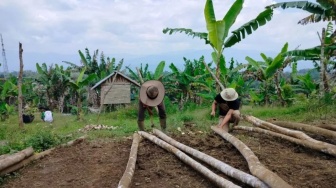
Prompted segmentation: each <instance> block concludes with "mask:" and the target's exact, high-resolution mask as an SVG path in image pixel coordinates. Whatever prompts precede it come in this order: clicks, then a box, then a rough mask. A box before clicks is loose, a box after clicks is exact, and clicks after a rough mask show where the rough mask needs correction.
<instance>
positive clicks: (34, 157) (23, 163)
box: [0, 148, 55, 176]
mask: <svg viewBox="0 0 336 188" xmlns="http://www.w3.org/2000/svg"><path fill="white" fill-rule="evenodd" d="M54 149H55V148H51V149H49V150H46V151H43V152H41V153H36V154H34V155H31V156H30V157H28V158H26V159H24V160H21V161H20V162H18V163H16V164H14V165H12V166H10V167H8V168H6V169H4V170H2V171H0V176H4V175H6V174H8V173H11V172H14V171H16V170H18V169H20V168H22V167H24V166H26V165H27V164H29V163H31V162H32V161H35V160H37V159H40V158H42V157H44V156H46V155H49V154H50V153H51V151H52V150H54Z"/></svg>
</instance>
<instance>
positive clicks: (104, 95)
mask: <svg viewBox="0 0 336 188" xmlns="http://www.w3.org/2000/svg"><path fill="white" fill-rule="evenodd" d="M132 84H133V85H135V86H137V87H140V84H139V83H138V82H136V81H134V80H132V79H130V78H129V77H127V76H126V75H124V74H122V73H121V72H118V71H115V72H113V73H112V74H110V75H108V76H107V77H105V78H104V79H102V80H101V81H99V82H98V83H96V84H95V85H94V86H93V87H92V88H91V90H94V89H95V88H97V87H100V88H101V89H100V104H101V105H103V104H129V103H131V85H132Z"/></svg>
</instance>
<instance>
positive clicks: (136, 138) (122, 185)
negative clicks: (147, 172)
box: [118, 133, 142, 188]
mask: <svg viewBox="0 0 336 188" xmlns="http://www.w3.org/2000/svg"><path fill="white" fill-rule="evenodd" d="M141 139H142V137H141V136H140V135H139V134H138V133H134V134H133V142H132V146H131V152H130V156H129V159H128V162H127V166H126V170H125V172H124V174H123V176H122V177H121V179H120V181H119V184H118V188H128V187H130V184H131V182H132V178H133V175H134V171H135V163H136V160H137V153H138V147H139V143H140V142H141Z"/></svg>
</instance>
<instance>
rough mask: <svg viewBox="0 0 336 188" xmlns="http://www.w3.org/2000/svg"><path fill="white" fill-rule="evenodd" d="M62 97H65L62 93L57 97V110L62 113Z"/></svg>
mask: <svg viewBox="0 0 336 188" xmlns="http://www.w3.org/2000/svg"><path fill="white" fill-rule="evenodd" d="M64 99H65V95H64V93H63V94H62V95H61V96H60V97H59V98H58V111H59V112H60V113H63V110H64Z"/></svg>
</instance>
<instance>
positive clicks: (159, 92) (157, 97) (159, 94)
mask: <svg viewBox="0 0 336 188" xmlns="http://www.w3.org/2000/svg"><path fill="white" fill-rule="evenodd" d="M164 95H165V89H164V87H163V84H162V83H161V82H160V81H157V80H150V81H147V82H145V83H143V84H142V85H141V88H140V100H141V102H142V103H143V104H145V105H147V106H157V105H159V104H160V103H161V102H162V101H163V97H164Z"/></svg>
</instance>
